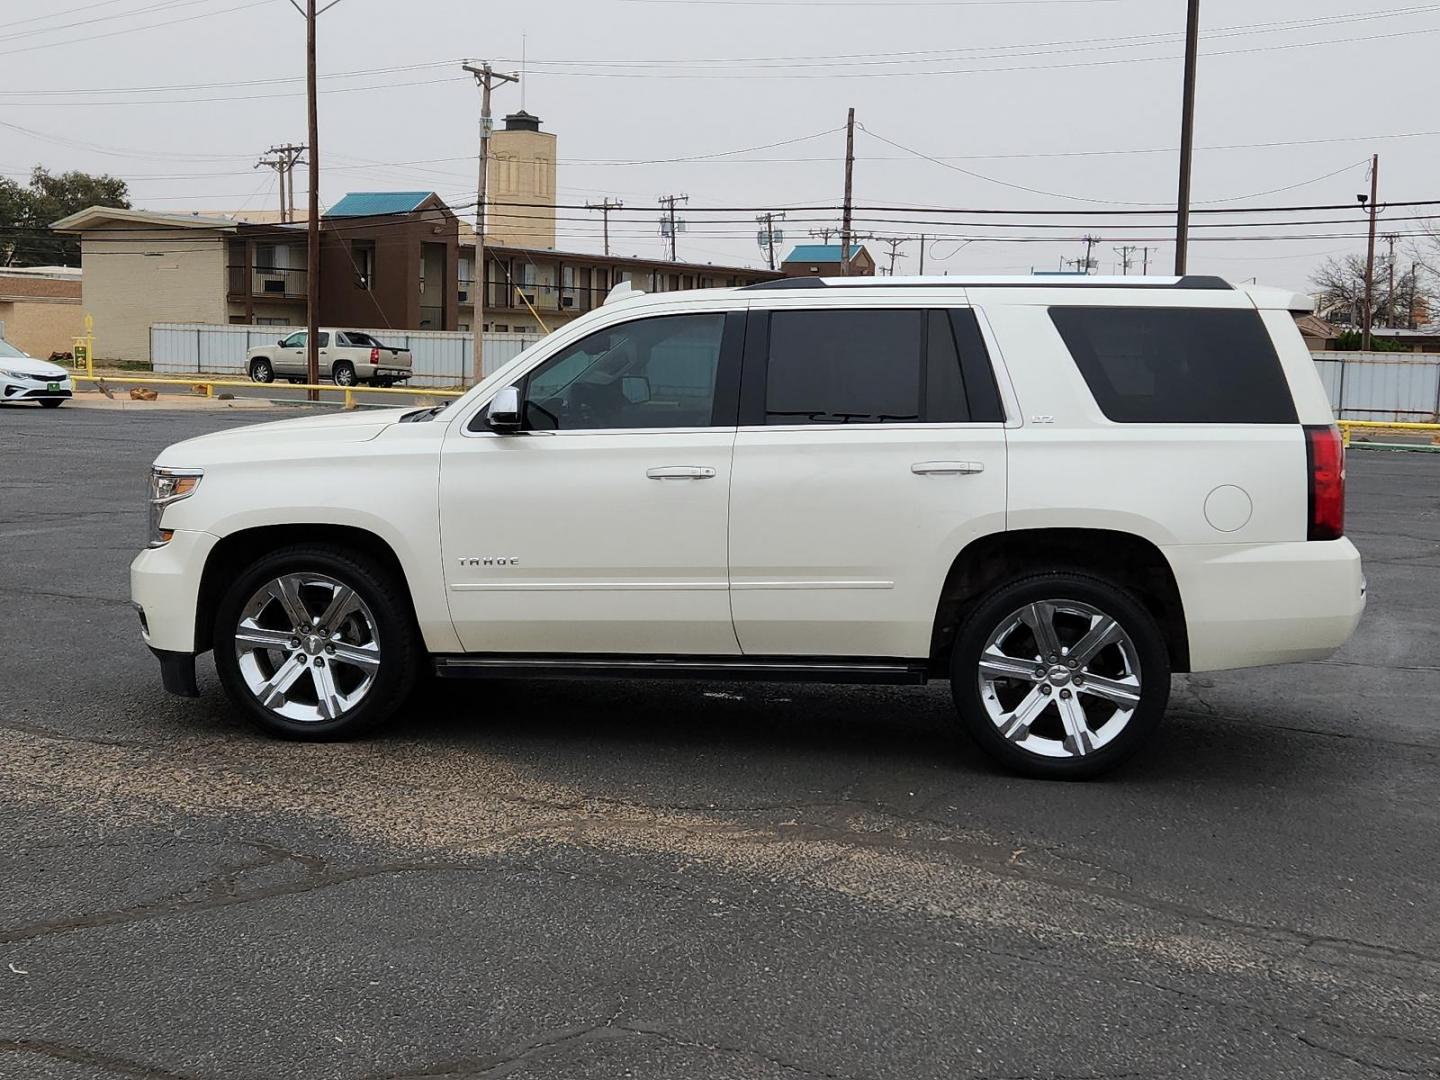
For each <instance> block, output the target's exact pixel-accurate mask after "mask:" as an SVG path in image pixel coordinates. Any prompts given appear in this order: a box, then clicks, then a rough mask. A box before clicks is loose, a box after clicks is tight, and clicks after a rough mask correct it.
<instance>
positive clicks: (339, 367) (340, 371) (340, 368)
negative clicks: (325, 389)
mask: <svg viewBox="0 0 1440 1080" xmlns="http://www.w3.org/2000/svg"><path fill="white" fill-rule="evenodd" d="M331 375H332V376H333V378H334V379H335V385H336V386H354V385H355V365H354V364H352V363H350V361H349V360H341V361H340V362H339V363H337V364H336V365H335V367H334V369H333V370H332V371H331Z"/></svg>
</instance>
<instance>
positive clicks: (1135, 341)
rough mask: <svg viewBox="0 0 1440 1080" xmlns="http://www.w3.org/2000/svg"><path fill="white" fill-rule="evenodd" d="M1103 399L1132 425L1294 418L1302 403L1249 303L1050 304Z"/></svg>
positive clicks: (1109, 411) (1114, 415)
mask: <svg viewBox="0 0 1440 1080" xmlns="http://www.w3.org/2000/svg"><path fill="white" fill-rule="evenodd" d="M1050 318H1051V320H1052V321H1053V322H1054V324H1055V328H1056V329H1057V330H1059V331H1060V336H1061V337H1062V338H1063V339H1064V341H1065V346H1066V348H1068V349H1069V350H1070V355H1071V356H1072V357H1074V359H1075V366H1076V367H1078V368H1079V369H1080V374H1081V375H1083V376H1084V377H1085V382H1086V383H1087V384H1088V385H1089V387H1090V392H1091V394H1093V395H1094V397H1095V403H1096V404H1097V405H1099V406H1100V411H1101V412H1103V413H1104V414H1105V415H1106V416H1107V417H1108V418H1109V419H1111V420H1114V421H1116V422H1118V423H1127V424H1146V423H1149V424H1293V423H1295V420H1296V417H1295V404H1294V402H1293V401H1292V400H1291V397H1290V388H1289V385H1288V383H1287V382H1286V381H1285V372H1284V370H1283V369H1282V368H1281V367H1280V358H1279V357H1278V356H1276V354H1275V346H1274V345H1273V344H1272V343H1271V341H1270V335H1269V333H1268V332H1267V331H1266V329H1265V324H1264V323H1262V322H1261V321H1260V315H1259V313H1258V312H1256V311H1254V310H1248V309H1214V308H1211V309H1206V308H1116V307H1052V308H1051V309H1050Z"/></svg>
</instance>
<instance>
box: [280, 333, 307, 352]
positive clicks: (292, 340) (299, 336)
mask: <svg viewBox="0 0 1440 1080" xmlns="http://www.w3.org/2000/svg"><path fill="white" fill-rule="evenodd" d="M305 337H306V333H305V331H304V330H301V331H298V332H297V333H294V334H291V335H290V336H289V337H287V338H286V339H285V340H284V341H282V342H281V343H280V347H281V348H282V349H303V348H304V347H305Z"/></svg>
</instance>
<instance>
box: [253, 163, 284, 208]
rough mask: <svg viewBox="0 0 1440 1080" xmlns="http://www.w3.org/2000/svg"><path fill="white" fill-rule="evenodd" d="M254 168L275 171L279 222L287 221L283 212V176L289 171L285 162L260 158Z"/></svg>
mask: <svg viewBox="0 0 1440 1080" xmlns="http://www.w3.org/2000/svg"><path fill="white" fill-rule="evenodd" d="M271 152H273V151H271ZM255 168H257V169H274V170H275V176H276V179H277V180H278V181H279V184H280V221H281V223H282V224H283V223H284V222H285V221H288V220H289V219H288V218H287V217H286V211H285V174H286V173H287V172H288V171H289V169H288V168H287V167H286V165H285V160H284V159H283V158H268V157H262V158H261V159H260V160H259V161H257V162H256V163H255Z"/></svg>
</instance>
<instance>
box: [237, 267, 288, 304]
mask: <svg viewBox="0 0 1440 1080" xmlns="http://www.w3.org/2000/svg"><path fill="white" fill-rule="evenodd" d="M229 272H230V295H231V296H247V295H248V296H257V297H271V298H274V299H276V300H294V299H302V298H304V296H305V290H306V272H305V271H304V270H281V269H276V268H274V267H269V266H256V267H252V268H251V270H250V281H249V286H250V287H249V289H246V287H245V286H246V281H245V267H243V266H231V267H229Z"/></svg>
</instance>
